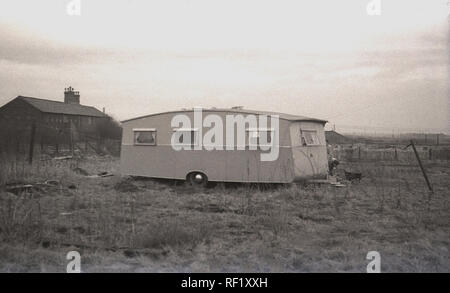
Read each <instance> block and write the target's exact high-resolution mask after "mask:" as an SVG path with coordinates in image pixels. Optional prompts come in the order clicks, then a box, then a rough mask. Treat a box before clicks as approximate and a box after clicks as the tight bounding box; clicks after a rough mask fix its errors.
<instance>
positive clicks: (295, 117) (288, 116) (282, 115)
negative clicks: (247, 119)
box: [122, 108, 327, 124]
mask: <svg viewBox="0 0 450 293" xmlns="http://www.w3.org/2000/svg"><path fill="white" fill-rule="evenodd" d="M192 111H193V109H183V110H178V111H168V112H162V113H155V114H150V115H145V116H140V117H135V118H131V119H127V120H123V121H122V123H125V122H128V121H132V120H137V119H141V118H146V117H150V116H156V115H161V114H169V113H184V112H192ZM202 111H203V112H229V113H241V114H253V115H279V117H280V119H284V120H289V121H313V122H320V123H323V124H325V123H327V121H326V120H322V119H316V118H310V117H306V116H299V115H292V114H286V113H280V112H269V111H258V110H249V109H227V108H222V109H220V108H213V109H202Z"/></svg>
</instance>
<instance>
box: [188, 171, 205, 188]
mask: <svg viewBox="0 0 450 293" xmlns="http://www.w3.org/2000/svg"><path fill="white" fill-rule="evenodd" d="M186 179H187V182H188V183H189V184H190V185H192V186H206V185H207V184H208V176H206V175H205V174H203V173H201V172H192V173H189V174H188V175H187V177H186Z"/></svg>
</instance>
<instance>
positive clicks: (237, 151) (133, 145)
mask: <svg viewBox="0 0 450 293" xmlns="http://www.w3.org/2000/svg"><path fill="white" fill-rule="evenodd" d="M197 115H198V114H197V111H196V109H195V108H194V109H183V110H180V111H171V112H164V113H157V114H151V115H147V116H142V117H137V118H133V119H129V120H125V121H122V127H123V136H122V148H121V166H120V169H121V173H122V174H123V175H131V176H144V177H155V178H168V179H180V180H187V181H188V182H190V183H191V184H205V182H208V181H220V182H255V183H290V182H293V181H300V180H307V179H324V178H326V176H327V173H328V162H327V150H326V143H325V133H324V125H325V123H326V121H325V120H321V119H315V118H309V117H304V116H297V115H290V114H285V113H278V112H265V111H255V110H247V109H242V108H231V109H218V108H212V109H201V115H202V118H201V119H202V120H201V121H200V122H199V123H198V122H197V123H196V122H195V121H196V119H197V120H198V116H197ZM183 117H185V118H183ZM230 117H231V118H230ZM264 117H265V119H266V118H267V117H271V118H267V119H266V120H270V125H269V121H267V123H262V122H261V121H265V120H264V119H262V118H264ZM273 117H277V119H276V120H273ZM178 118H183V119H181V120H188V121H194V123H193V124H191V125H187V126H186V124H184V123H183V124H179V123H178V124H177V123H174V121H175V122H176V121H177V120H178ZM212 118H214V119H212ZM238 118H241V120H239V119H238ZM228 119H230V120H231V119H233V120H234V122H236V121H244V124H245V125H244V126H245V137H244V136H243V139H242V140H241V142H239V133H238V132H239V131H238V130H239V129H240V128H239V125H238V123H231V122H230V123H229V121H228ZM212 121H215V122H214V123H211V122H212ZM220 121H226V122H224V123H222V125H221V126H220V127H217V125H218V124H220V123H219V122H220ZM252 121H256V124H253V125H252V123H250V122H252ZM275 122H276V123H275ZM241 126H242V125H241ZM275 126H276V127H275ZM213 128H214V131H216V130H217V128H219V129H220V131H218V132H215V137H214V144H215V147H211V145H208V143H206V142H205V139H206V138H207V137H208V135H210V132H211V131H212V130H213ZM241 129H243V127H241ZM229 133H231V135H229ZM203 134H204V136H203ZM202 137H203V140H202ZM230 137H231V139H229V138H230ZM261 137H265V141H266V142H269V141H270V142H269V143H270V144H271V146H272V147H274V148H275V147H276V148H277V153H276V154H277V156H276V158H275V159H273V160H272V159H269V160H263V159H262V158H263V157H262V156H263V155H264V154H267V153H268V152H269V148H267V147H266V145H264V144H262V143H261V141H260V140H259V139H261ZM210 141H213V140H212V139H211V140H210ZM253 143H254V144H255V145H253ZM186 144H187V145H190V146H191V147H192V148H187V149H186V148H181V149H180V148H178V149H177V148H176V146H180V145H184V146H185V145H186ZM240 144H242V145H240ZM270 152H272V149H270Z"/></svg>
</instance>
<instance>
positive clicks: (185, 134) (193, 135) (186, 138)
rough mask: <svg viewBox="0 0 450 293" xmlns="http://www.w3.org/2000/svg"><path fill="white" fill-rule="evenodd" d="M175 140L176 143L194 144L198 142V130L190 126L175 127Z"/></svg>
mask: <svg viewBox="0 0 450 293" xmlns="http://www.w3.org/2000/svg"><path fill="white" fill-rule="evenodd" d="M174 131H175V142H176V143H177V144H178V145H190V146H196V145H197V144H198V130H197V129H193V128H192V129H191V128H180V129H175V130H174Z"/></svg>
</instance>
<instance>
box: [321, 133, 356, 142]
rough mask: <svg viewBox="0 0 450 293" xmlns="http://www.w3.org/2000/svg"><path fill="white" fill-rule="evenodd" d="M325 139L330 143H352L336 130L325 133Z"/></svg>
mask: <svg viewBox="0 0 450 293" xmlns="http://www.w3.org/2000/svg"><path fill="white" fill-rule="evenodd" d="M325 138H326V140H327V141H328V142H329V143H350V142H351V141H352V140H351V139H350V138H348V137H346V136H344V135H342V134H340V133H337V132H336V131H334V130H327V131H325Z"/></svg>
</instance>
